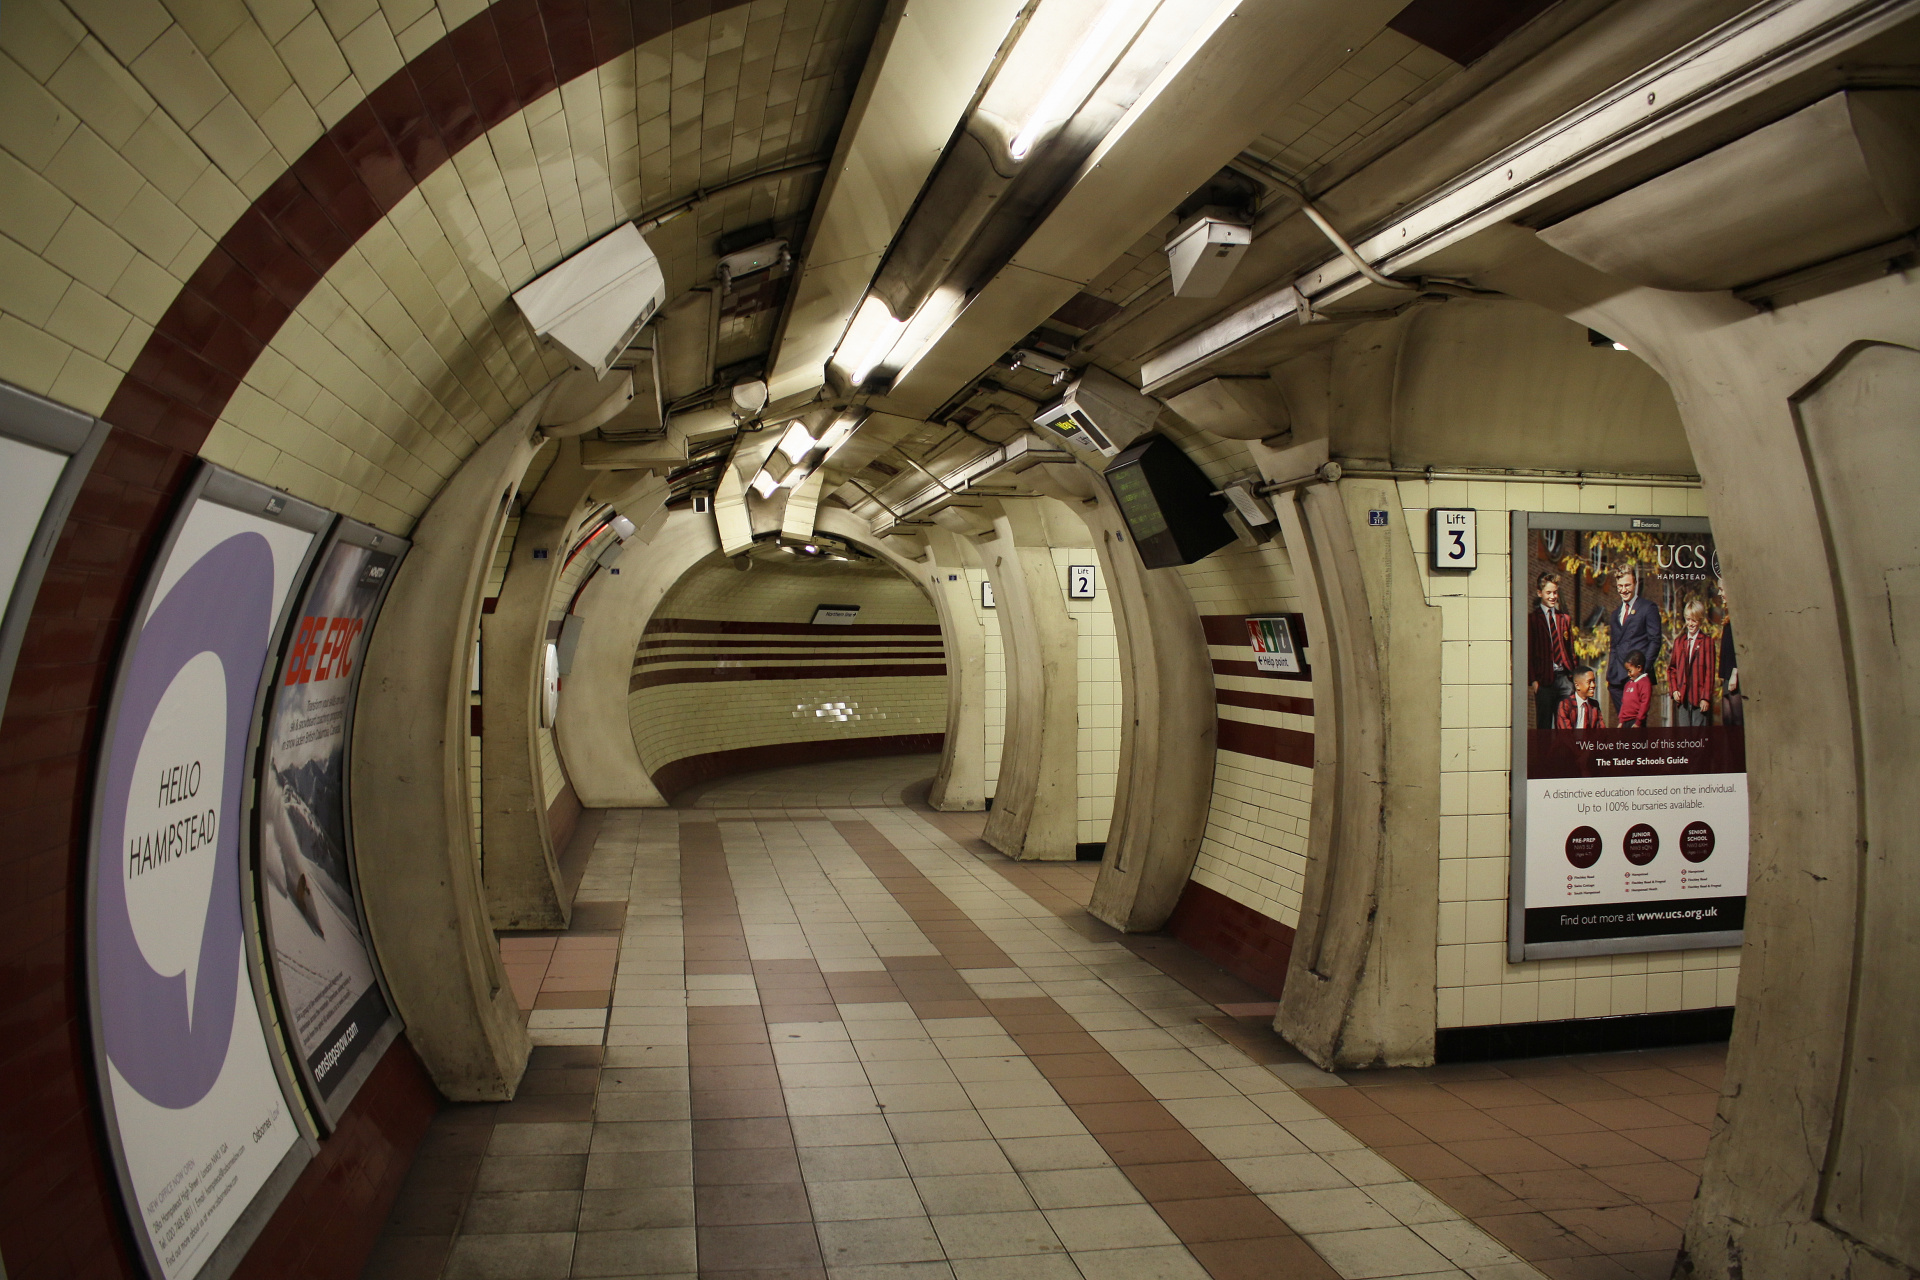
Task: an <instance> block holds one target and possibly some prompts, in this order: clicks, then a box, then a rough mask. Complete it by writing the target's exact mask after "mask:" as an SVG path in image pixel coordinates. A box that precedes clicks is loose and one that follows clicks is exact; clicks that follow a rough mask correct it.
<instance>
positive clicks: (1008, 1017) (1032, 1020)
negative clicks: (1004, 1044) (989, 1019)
mask: <svg viewBox="0 0 1920 1280" xmlns="http://www.w3.org/2000/svg"><path fill="white" fill-rule="evenodd" d="M996 1003H998V1002H997V1001H996ZM995 1016H996V1017H998V1018H999V1019H1000V1026H1001V1027H1002V1028H1003V1029H1004V1030H1005V1031H1006V1033H1007V1034H1008V1035H1010V1036H1017V1035H1026V1034H1030V1033H1033V1032H1039V1031H1078V1030H1080V1024H1079V1023H1078V1022H1076V1021H1074V1017H1073V1015H1072V1014H1070V1013H1002V1014H996V1015H995Z"/></svg>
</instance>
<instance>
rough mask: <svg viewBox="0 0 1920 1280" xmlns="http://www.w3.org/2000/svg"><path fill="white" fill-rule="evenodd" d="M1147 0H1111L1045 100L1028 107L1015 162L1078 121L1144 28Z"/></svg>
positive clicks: (1012, 147)
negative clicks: (1058, 127) (1052, 132)
mask: <svg viewBox="0 0 1920 1280" xmlns="http://www.w3.org/2000/svg"><path fill="white" fill-rule="evenodd" d="M1143 7H1146V8H1148V9H1149V11H1150V10H1151V6H1150V5H1148V6H1143V4H1142V2H1141V0H1107V3H1105V4H1104V5H1102V6H1101V7H1100V12H1099V13H1098V14H1097V15H1096V16H1095V17H1094V20H1093V22H1092V23H1091V24H1090V25H1089V26H1088V27H1087V29H1086V31H1085V32H1084V33H1083V34H1082V35H1081V37H1080V39H1079V40H1078V41H1076V42H1075V44H1074V46H1073V49H1072V51H1071V52H1069V53H1068V54H1067V56H1066V58H1065V59H1063V60H1062V61H1061V63H1060V65H1059V69H1058V70H1056V71H1055V72H1054V73H1053V79H1052V80H1050V81H1049V82H1048V83H1047V87H1046V90H1045V91H1044V92H1042V93H1041V95H1040V99H1039V101H1037V102H1035V103H1034V104H1033V106H1032V107H1031V108H1029V109H1028V111H1027V114H1026V115H1025V117H1023V118H1022V120H1021V122H1020V129H1019V131H1018V132H1017V133H1015V134H1014V135H1013V141H1012V142H1009V143H1008V144H1007V152H1008V154H1010V155H1011V156H1012V157H1013V158H1014V159H1015V160H1024V159H1026V158H1027V153H1028V152H1029V151H1031V150H1033V145H1034V144H1035V143H1036V142H1038V141H1039V140H1040V138H1041V137H1042V136H1043V135H1044V134H1046V133H1047V132H1048V131H1049V130H1050V129H1052V128H1053V127H1055V126H1056V125H1059V124H1062V123H1064V122H1065V121H1067V120H1070V119H1072V118H1073V113H1074V112H1076V111H1078V110H1079V109H1080V104H1081V103H1082V102H1085V101H1086V99H1087V95H1088V94H1089V93H1092V92H1093V90H1094V87H1095V86H1096V85H1098V84H1099V83H1100V81H1101V80H1102V79H1103V78H1104V77H1105V76H1106V74H1107V72H1109V71H1111V70H1112V69H1113V64H1114V61H1115V60H1116V59H1118V58H1119V56H1120V53H1121V51H1122V50H1123V49H1124V48H1125V47H1126V44H1127V41H1128V40H1130V39H1131V38H1132V37H1133V35H1134V34H1135V33H1136V32H1138V31H1139V29H1140V19H1141V18H1142V17H1144V16H1145V15H1144V14H1142V13H1141V9H1142V8H1143Z"/></svg>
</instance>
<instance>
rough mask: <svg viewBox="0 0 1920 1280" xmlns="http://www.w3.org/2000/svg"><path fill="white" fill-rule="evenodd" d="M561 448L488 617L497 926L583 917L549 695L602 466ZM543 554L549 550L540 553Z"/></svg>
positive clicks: (488, 795) (488, 802)
mask: <svg viewBox="0 0 1920 1280" xmlns="http://www.w3.org/2000/svg"><path fill="white" fill-rule="evenodd" d="M558 448H559V450H560V456H559V457H558V458H556V459H555V460H554V464H553V466H552V467H551V468H550V469H549V470H548V472H547V474H546V476H545V478H544V479H542V480H541V482H540V488H539V489H538V490H537V491H536V492H535V493H534V495H533V497H532V499H531V500H530V501H529V502H528V503H527V506H526V509H525V510H524V511H522V512H521V515H520V528H519V532H518V535H517V536H516V537H515V539H514V545H513V556H512V559H511V561H510V562H509V563H508V565H507V575H506V579H505V581H503V582H502V583H501V585H500V596H499V599H498V600H497V602H496V603H495V605H494V611H493V612H492V613H491V614H488V615H486V616H484V617H483V618H482V619H481V622H480V635H481V652H482V654H483V655H484V657H483V663H484V667H483V670H482V674H481V682H480V709H481V723H482V725H483V726H484V728H485V732H484V733H483V734H482V735H481V737H480V804H481V809H482V813H481V819H480V821H481V830H482V831H483V832H485V835H486V850H485V857H484V859H483V865H484V869H485V879H486V888H487V902H488V905H489V907H490V908H491V909H492V912H493V927H494V928H496V929H564V928H566V927H567V924H568V922H569V921H570V920H571V919H572V918H573V903H572V901H571V900H570V899H569V898H568V896H567V892H566V886H565V885H564V883H563V882H562V880H561V877H560V864H559V862H558V861H557V860H556V857H555V854H556V852H557V851H556V850H555V849H554V847H553V833H552V832H551V831H550V830H548V827H547V800H546V797H545V795H544V794H542V786H541V771H540V748H539V730H540V701H541V696H542V693H541V690H542V685H543V675H544V670H545V656H546V646H547V608H548V603H549V601H550V600H551V599H552V598H553V589H554V584H555V583H556V582H557V581H558V580H559V578H560V573H561V570H562V569H563V567H564V566H565V564H566V554H567V546H568V544H569V542H570V541H571V540H572V538H573V536H574V534H575V532H576V527H577V521H578V516H579V510H578V508H579V506H580V499H581V498H582V497H584V496H585V494H586V492H587V487H588V486H589V485H590V484H591V483H592V482H593V480H594V479H595V474H596V473H594V472H591V471H588V470H586V469H584V468H583V467H581V465H580V442H579V441H578V440H572V439H569V440H561V441H560V442H559V444H558ZM539 551H544V552H545V553H546V554H545V555H544V556H540V557H538V558H536V555H535V553H536V552H539Z"/></svg>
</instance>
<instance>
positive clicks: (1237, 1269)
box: [1191, 1233, 1339, 1280]
mask: <svg viewBox="0 0 1920 1280" xmlns="http://www.w3.org/2000/svg"><path fill="white" fill-rule="evenodd" d="M1191 1252H1192V1253H1193V1256H1194V1258H1195V1259H1197V1260H1198V1261H1199V1263H1200V1265H1201V1266H1203V1267H1205V1268H1206V1269H1207V1274H1208V1275H1209V1276H1211V1277H1212V1278H1213V1280H1275V1278H1276V1277H1285V1280H1339V1273H1338V1272H1337V1271H1335V1270H1334V1269H1333V1268H1332V1267H1330V1266H1328V1265H1327V1262H1326V1259H1324V1258H1322V1257H1321V1256H1320V1255H1319V1254H1317V1253H1315V1252H1314V1251H1313V1247H1312V1246H1311V1245H1309V1244H1308V1243H1307V1242H1306V1241H1305V1240H1302V1239H1301V1238H1300V1237H1298V1236H1296V1235H1292V1234H1291V1233H1289V1234H1288V1235H1285V1236H1269V1237H1266V1238H1263V1239H1257V1240H1222V1241H1216V1242H1211V1243H1207V1244H1196V1245H1193V1246H1191Z"/></svg>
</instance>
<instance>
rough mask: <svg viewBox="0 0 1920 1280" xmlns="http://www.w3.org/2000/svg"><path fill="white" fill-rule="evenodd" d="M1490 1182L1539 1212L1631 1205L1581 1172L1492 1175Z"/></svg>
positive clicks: (1613, 1189)
mask: <svg viewBox="0 0 1920 1280" xmlns="http://www.w3.org/2000/svg"><path fill="white" fill-rule="evenodd" d="M1629 1167H1630V1168H1637V1167H1640V1166H1629ZM1493 1180H1494V1181H1495V1182H1497V1183H1499V1184H1500V1185H1501V1186H1502V1187H1504V1188H1506V1189H1507V1190H1508V1191H1511V1192H1512V1193H1513V1194H1514V1195H1515V1196H1516V1197H1517V1198H1519V1199H1520V1200H1522V1201H1525V1202H1526V1205H1527V1207H1528V1208H1531V1209H1538V1210H1540V1211H1542V1212H1547V1211H1550V1210H1554V1209H1600V1208H1607V1207H1611V1206H1615V1205H1624V1204H1629V1203H1631V1201H1632V1198H1631V1197H1630V1196H1628V1195H1627V1194H1626V1193H1624V1192H1622V1191H1621V1190H1619V1189H1618V1188H1617V1187H1612V1186H1609V1185H1608V1184H1607V1183H1605V1182H1602V1181H1601V1180H1600V1179H1598V1178H1596V1177H1594V1176H1593V1175H1592V1174H1590V1173H1588V1172H1586V1171H1585V1170H1583V1169H1536V1170H1533V1171H1531V1172H1527V1173H1496V1174H1494V1175H1493Z"/></svg>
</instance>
